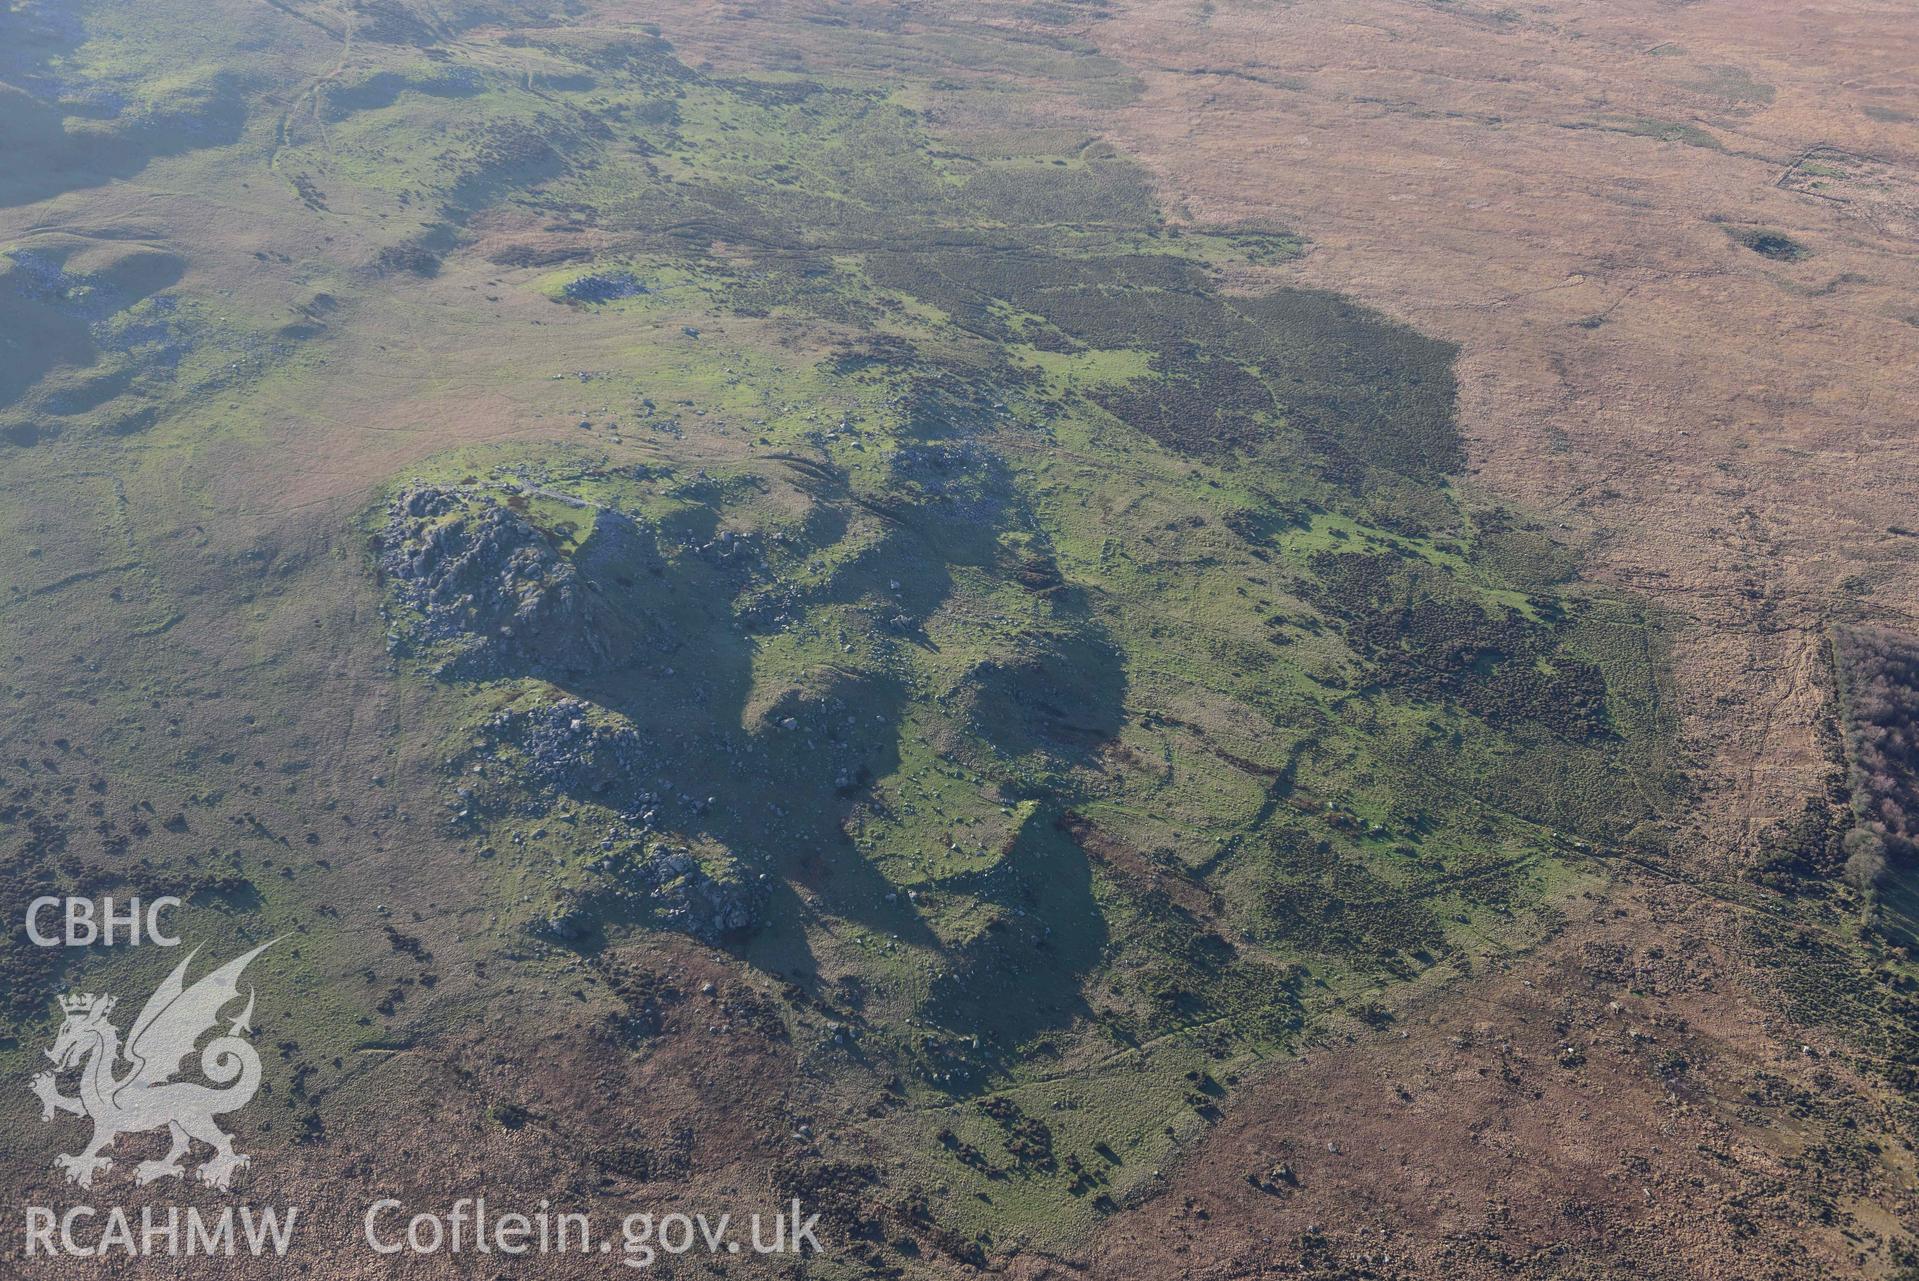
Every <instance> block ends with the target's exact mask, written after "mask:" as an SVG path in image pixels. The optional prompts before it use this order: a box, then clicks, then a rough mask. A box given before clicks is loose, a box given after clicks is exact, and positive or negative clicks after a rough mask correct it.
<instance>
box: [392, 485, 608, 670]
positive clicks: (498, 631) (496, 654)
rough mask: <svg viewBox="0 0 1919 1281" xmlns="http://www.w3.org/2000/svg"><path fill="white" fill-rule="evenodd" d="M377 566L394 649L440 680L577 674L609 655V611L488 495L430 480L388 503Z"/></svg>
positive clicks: (546, 544) (563, 561)
mask: <svg viewBox="0 0 1919 1281" xmlns="http://www.w3.org/2000/svg"><path fill="white" fill-rule="evenodd" d="M380 550H381V554H380V567H381V569H382V570H384V571H385V574H386V577H387V581H388V584H389V586H390V588H391V590H392V593H393V597H394V601H395V604H396V605H397V606H398V607H399V608H398V610H397V611H396V614H397V616H396V618H395V620H394V621H393V624H392V626H391V628H390V629H389V631H388V637H387V640H388V649H389V651H390V652H392V653H394V654H396V655H415V656H420V657H425V658H430V659H437V660H438V661H437V662H435V664H434V668H433V670H434V674H435V675H437V676H439V677H441V678H442V679H447V680H453V679H466V680H473V679H488V678H492V677H498V676H508V675H522V674H539V673H551V674H569V675H577V674H582V673H586V672H590V671H594V670H597V669H599V668H602V667H604V666H606V665H608V664H609V663H610V662H611V661H612V660H613V654H612V652H611V651H612V645H611V643H610V640H609V637H610V635H611V633H612V632H613V630H614V629H613V628H612V627H611V626H610V624H611V622H612V619H611V611H609V610H607V609H606V608H605V606H604V605H603V604H602V603H601V602H600V601H599V600H598V598H597V595H596V594H595V593H594V592H593V591H592V589H591V587H590V585H589V584H588V583H587V582H586V581H585V580H584V579H583V578H582V577H581V576H580V573H579V571H578V570H577V569H575V568H574V566H573V564H572V562H571V561H569V560H568V559H567V558H566V557H565V556H563V555H561V553H560V551H559V550H558V549H557V548H556V547H555V546H554V544H553V542H552V540H551V539H550V538H548V536H547V535H546V534H545V533H543V532H542V531H541V530H539V529H538V528H537V527H535V526H534V525H533V524H532V522H530V521H528V520H527V519H526V518H525V517H523V516H521V515H520V514H519V513H518V512H515V511H513V510H512V509H511V508H509V507H506V506H503V505H501V504H499V503H497V502H495V501H494V500H493V499H492V497H491V496H480V497H473V496H470V495H468V494H465V493H463V492H461V491H459V490H453V489H443V488H437V487H433V486H421V487H417V488H409V489H406V490H403V491H401V493H400V494H399V495H398V496H397V497H396V498H395V499H394V500H393V503H392V505H391V506H390V508H389V509H388V519H387V524H386V528H385V531H384V532H383V534H382V537H381V542H380Z"/></svg>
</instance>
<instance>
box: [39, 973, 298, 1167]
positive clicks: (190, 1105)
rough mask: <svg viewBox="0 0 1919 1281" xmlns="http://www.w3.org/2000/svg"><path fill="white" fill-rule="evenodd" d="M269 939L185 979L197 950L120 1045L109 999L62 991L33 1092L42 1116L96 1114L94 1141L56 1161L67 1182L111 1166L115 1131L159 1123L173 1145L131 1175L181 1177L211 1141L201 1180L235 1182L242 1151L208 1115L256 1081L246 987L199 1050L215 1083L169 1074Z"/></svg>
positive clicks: (234, 1101) (244, 1095)
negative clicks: (242, 1005) (70, 1089)
mask: <svg viewBox="0 0 1919 1281" xmlns="http://www.w3.org/2000/svg"><path fill="white" fill-rule="evenodd" d="M278 941H279V940H277V939H276V940H274V942H278ZM272 946H273V943H264V944H262V945H260V946H259V947H256V948H254V949H253V950H252V951H251V952H248V953H247V954H246V955H245V956H242V957H240V958H239V959H237V960H233V961H229V962H227V963H226V964H225V965H223V966H221V967H220V968H219V969H217V970H215V971H213V973H211V974H207V975H205V976H203V977H202V978H200V979H199V980H198V981H197V982H195V983H194V984H193V986H192V987H188V986H187V985H186V974H187V966H188V965H190V964H192V962H193V958H194V956H196V955H198V954H199V949H198V948H196V949H194V951H193V953H191V954H189V955H188V957H187V959H186V960H184V961H182V962H180V964H179V965H178V966H177V967H175V969H174V971H173V973H171V974H169V975H168V976H167V977H166V980H165V981H164V982H163V983H161V984H160V986H159V989H158V990H157V991H155V992H154V994H153V995H152V996H151V997H149V998H148V999H147V1003H146V1006H145V1007H144V1008H143V1009H141V1011H140V1016H139V1017H138V1018H136V1019H135V1020H134V1021H133V1029H132V1031H130V1032H129V1033H128V1034H127V1043H126V1047H125V1049H124V1050H122V1048H121V1045H120V1033H119V1030H118V1029H117V1028H115V1027H114V1026H113V1024H112V1023H111V1022H109V1021H108V1018H107V1016H108V1015H109V1014H111V1013H112V1012H113V1005H114V1001H113V998H112V997H110V996H96V995H94V994H92V993H87V994H85V995H80V994H76V993H70V994H68V995H66V996H63V997H61V998H60V1009H61V1012H62V1013H64V1014H65V1015H66V1021H65V1022H64V1023H62V1024H61V1025H60V1035H59V1036H58V1037H56V1038H55V1039H54V1042H53V1048H52V1049H50V1050H48V1051H47V1057H48V1058H49V1059H51V1060H53V1065H54V1070H53V1071H52V1072H42V1073H40V1074H39V1075H38V1076H36V1077H34V1078H33V1092H34V1093H35V1094H36V1095H38V1096H39V1098H40V1103H41V1108H42V1111H41V1120H43V1121H51V1120H52V1119H53V1116H54V1113H56V1112H69V1113H72V1114H73V1115H75V1116H85V1117H90V1118H92V1120H93V1141H92V1142H91V1143H89V1144H87V1146H86V1147H85V1148H84V1149H83V1150H82V1151H80V1152H79V1153H78V1154H76V1155H73V1156H60V1157H56V1158H55V1159H54V1164H55V1165H56V1166H58V1167H60V1168H62V1169H64V1170H65V1171H66V1173H67V1181H68V1182H69V1183H77V1184H79V1185H80V1186H81V1187H83V1188H90V1187H92V1186H93V1176H94V1175H95V1174H96V1173H98V1172H100V1171H102V1170H106V1169H108V1168H110V1167H111V1166H112V1165H113V1159H112V1158H111V1157H109V1156H105V1155H103V1153H105V1152H106V1151H107V1150H108V1149H109V1148H111V1147H112V1146H113V1141H114V1140H115V1139H117V1138H118V1137H119V1136H121V1135H122V1134H137V1133H139V1132H141V1131H144V1130H157V1129H160V1128H162V1127H165V1128H166V1129H167V1130H169V1131H170V1132H171V1133H172V1136H173V1147H172V1150H171V1151H169V1152H168V1153H167V1154H166V1156H165V1158H163V1159H162V1160H159V1161H142V1162H141V1163H140V1164H139V1166H138V1167H137V1168H136V1169H135V1171H134V1178H135V1180H136V1181H138V1182H140V1183H142V1184H145V1183H152V1182H153V1181H154V1180H156V1179H165V1178H178V1177H180V1176H181V1175H184V1174H185V1173H186V1167H185V1166H183V1165H182V1164H181V1163H180V1161H181V1158H182V1157H184V1156H186V1155H187V1153H188V1151H189V1150H190V1149H191V1148H192V1145H193V1142H194V1140H198V1141H199V1142H201V1143H204V1144H206V1145H207V1146H208V1147H210V1148H212V1149H213V1156H212V1158H211V1159H210V1160H208V1161H207V1162H206V1164H204V1165H202V1166H201V1167H200V1168H199V1170H198V1171H197V1173H198V1175H199V1178H200V1181H201V1182H202V1183H206V1184H209V1185H211V1186H213V1187H216V1188H221V1189H224V1188H226V1187H227V1186H228V1185H229V1184H230V1183H231V1182H232V1180H233V1174H234V1171H236V1170H238V1169H240V1168H242V1167H243V1166H245V1165H246V1164H247V1161H248V1158H247V1157H245V1156H243V1155H241V1154H240V1153H238V1152H235V1151H234V1150H233V1136H232V1135H230V1134H228V1133H226V1132H225V1131H224V1130H222V1129H221V1128H220V1127H219V1126H218V1125H216V1124H215V1123H214V1120H213V1118H214V1117H216V1116H220V1115H222V1114H224V1113H227V1112H233V1111H236V1110H237V1109H239V1108H242V1107H245V1106H246V1105H247V1103H248V1102H250V1101H251V1100H252V1098H253V1096H254V1094H255V1093H256V1092H257V1091H258V1090H259V1088H260V1056H259V1055H258V1054H256V1053H255V1052H254V1049H253V1047H252V1046H251V1045H248V1044H247V1043H246V1041H245V1040H243V1039H242V1037H243V1036H245V1035H247V1034H249V1033H251V1032H252V1030H253V1029H252V1025H251V1021H252V1018H253V999H254V994H253V992H252V991H251V990H250V989H249V991H248V993H247V1005H246V1009H245V1010H243V1011H242V1012H241V1013H240V1015H239V1016H238V1017H237V1018H234V1019H233V1020H232V1021H231V1023H230V1024H229V1026H228V1028H227V1030H226V1032H225V1033H224V1034H222V1035H220V1036H216V1037H215V1038H214V1039H213V1040H211V1041H208V1042H207V1044H206V1047H205V1048H204V1049H202V1050H201V1051H200V1071H201V1072H202V1073H204V1074H205V1076H206V1078H207V1079H208V1080H209V1081H212V1082H213V1085H212V1086H207V1085H201V1084H199V1083H198V1082H195V1081H176V1080H174V1079H173V1078H174V1076H175V1075H176V1074H178V1073H179V1071H180V1069H181V1061H182V1060H183V1059H185V1058H186V1057H187V1056H188V1055H190V1054H192V1053H193V1051H194V1047H195V1044H196V1043H197V1042H198V1041H199V1040H200V1038H201V1037H202V1036H203V1035H205V1034H206V1033H207V1032H208V1031H209V1030H211V1029H213V1028H215V1027H216V1026H217V1025H218V1023H219V1022H220V1011H221V1010H223V1009H225V1008H226V1007H227V1006H228V1005H229V1004H231V1003H232V1002H233V1001H235V1000H238V999H239V995H240V975H241V973H242V972H243V971H244V970H245V969H246V967H247V965H248V963H249V962H251V961H252V960H253V958H254V957H256V956H258V955H260V953H262V952H264V951H266V950H267V948H269V947H272ZM123 1059H124V1061H125V1066H124V1068H123V1067H122V1060H123ZM76 1067H77V1068H79V1069H80V1095H79V1097H78V1098H67V1097H66V1096H65V1095H63V1094H61V1093H60V1090H59V1074H60V1073H62V1072H66V1071H69V1070H71V1069H73V1068H76ZM215 1087H223V1088H215Z"/></svg>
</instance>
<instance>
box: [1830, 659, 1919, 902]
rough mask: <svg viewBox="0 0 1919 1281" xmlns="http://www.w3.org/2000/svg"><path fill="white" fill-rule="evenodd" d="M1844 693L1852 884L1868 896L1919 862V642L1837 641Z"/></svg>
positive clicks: (1848, 861) (1848, 874) (1848, 872)
mask: <svg viewBox="0 0 1919 1281" xmlns="http://www.w3.org/2000/svg"><path fill="white" fill-rule="evenodd" d="M1833 654H1834V658H1835V659H1836V660H1837V663H1838V668H1839V674H1840V681H1841V687H1842V690H1841V692H1842V707H1843V714H1844V718H1845V733H1846V748H1847V756H1848V758H1849V760H1850V762H1851V766H1852V779H1851V782H1852V807H1853V813H1854V816H1855V817H1856V819H1857V824H1856V826H1854V828H1853V830H1852V831H1850V832H1848V833H1847V834H1846V837H1845V845H1844V849H1845V854H1846V879H1847V880H1848V881H1851V882H1852V883H1853V884H1854V885H1855V886H1857V887H1858V888H1859V889H1861V890H1870V889H1872V888H1873V887H1874V886H1875V885H1877V884H1878V882H1879V880H1880V879H1881V878H1882V877H1883V876H1884V875H1885V872H1886V869H1887V868H1888V867H1889V866H1895V865H1906V864H1909V863H1911V862H1912V861H1914V859H1915V858H1919V733H1915V728H1914V727H1915V725H1919V639H1914V638H1912V637H1909V636H1903V635H1900V634H1899V633H1897V632H1894V631H1890V630H1888V629H1886V628H1881V627H1854V628H1847V629H1844V630H1842V631H1840V632H1838V633H1837V634H1835V636H1834V638H1833Z"/></svg>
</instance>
